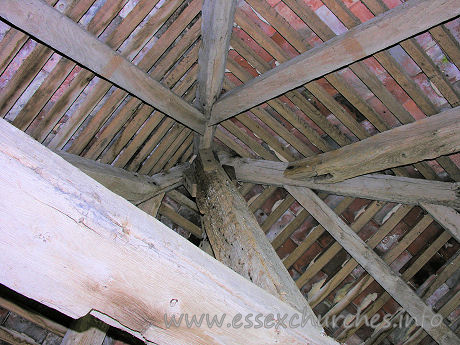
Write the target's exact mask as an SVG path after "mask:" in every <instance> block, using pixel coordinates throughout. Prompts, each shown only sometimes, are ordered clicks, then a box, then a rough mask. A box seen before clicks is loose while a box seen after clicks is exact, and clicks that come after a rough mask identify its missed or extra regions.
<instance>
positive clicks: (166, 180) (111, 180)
mask: <svg viewBox="0 0 460 345" xmlns="http://www.w3.org/2000/svg"><path fill="white" fill-rule="evenodd" d="M57 153H58V154H59V155H60V156H61V157H62V158H64V159H65V160H66V161H67V162H69V163H71V164H72V165H74V166H76V167H77V168H78V169H80V170H81V171H83V172H84V173H85V174H87V175H88V176H91V177H92V178H93V179H95V180H96V181H97V182H99V183H100V184H102V185H103V186H104V187H106V188H108V189H110V190H111V191H112V192H114V193H116V194H118V195H120V196H122V197H123V198H125V199H126V200H128V201H130V202H132V203H133V204H136V205H137V204H140V203H142V202H144V201H147V200H149V199H151V198H153V197H154V196H156V195H159V194H162V193H165V192H167V191H170V190H172V189H174V188H176V187H178V186H180V185H181V184H182V183H183V181H184V176H183V172H184V170H186V169H188V168H189V166H190V164H189V163H184V164H181V165H178V166H176V167H174V168H171V169H170V170H168V171H165V172H162V173H159V174H155V175H152V176H147V175H139V174H136V173H133V172H129V171H126V170H123V169H120V168H116V167H113V166H111V165H108V164H103V163H100V162H96V161H93V160H90V159H86V158H83V157H80V156H76V155H72V154H70V153H66V152H63V151H59V152H57Z"/></svg>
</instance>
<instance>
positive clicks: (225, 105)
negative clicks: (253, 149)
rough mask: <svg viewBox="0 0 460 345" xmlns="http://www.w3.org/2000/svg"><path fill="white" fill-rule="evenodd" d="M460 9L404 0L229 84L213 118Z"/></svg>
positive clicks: (448, 2)
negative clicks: (235, 84) (242, 80)
mask: <svg viewBox="0 0 460 345" xmlns="http://www.w3.org/2000/svg"><path fill="white" fill-rule="evenodd" d="M459 14H460V7H459V6H458V3H457V1H456V0H411V1H408V2H406V3H403V4H402V5H400V6H398V7H396V8H394V9H392V10H390V11H388V12H385V13H384V14H382V15H380V16H378V17H375V18H373V19H371V20H369V21H367V22H365V23H363V24H361V25H358V26H356V27H355V28H353V29H351V30H349V31H347V32H346V33H344V34H342V35H339V36H337V37H334V38H333V39H331V40H329V41H327V42H325V43H324V44H322V45H320V46H318V47H315V48H313V49H311V50H309V51H307V52H305V53H303V54H301V55H299V56H297V57H295V58H294V59H291V60H289V61H287V62H285V63H283V64H281V65H279V66H278V67H276V68H274V69H272V70H270V71H268V72H266V73H264V74H262V75H261V76H259V77H257V78H255V79H253V80H251V81H250V82H248V83H247V84H245V85H244V86H240V87H237V88H235V89H233V90H231V91H230V92H228V93H227V94H225V95H224V96H223V97H222V98H221V99H220V100H218V102H217V103H216V104H215V106H214V107H213V109H212V115H211V124H216V123H218V122H221V121H223V120H225V119H228V118H230V117H232V116H234V115H236V114H238V113H240V112H242V111H244V110H247V109H250V108H252V107H254V106H256V105H258V104H260V103H262V102H264V101H267V100H269V99H271V98H273V97H276V96H279V95H281V94H283V93H285V92H286V91H289V90H292V89H294V88H296V87H298V86H301V85H303V84H305V83H307V82H309V81H312V80H314V79H316V78H319V77H321V76H323V75H325V74H327V73H330V72H333V71H335V70H337V69H339V68H342V67H345V66H347V65H349V64H351V63H352V62H355V61H358V60H360V59H362V58H364V57H366V56H369V55H371V54H374V53H376V52H378V51H380V50H382V49H385V48H388V47H391V46H392V45H394V44H396V43H398V42H400V41H402V40H404V39H406V38H408V37H411V36H413V35H415V34H418V33H420V32H423V31H425V30H427V29H430V28H431V27H433V26H435V25H437V24H439V23H442V22H444V21H446V20H449V19H452V18H455V17H456V16H458V15H459Z"/></svg>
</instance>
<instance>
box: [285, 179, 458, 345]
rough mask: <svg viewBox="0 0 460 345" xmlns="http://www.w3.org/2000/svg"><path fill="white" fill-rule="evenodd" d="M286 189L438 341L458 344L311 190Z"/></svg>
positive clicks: (428, 308)
mask: <svg viewBox="0 0 460 345" xmlns="http://www.w3.org/2000/svg"><path fill="white" fill-rule="evenodd" d="M286 190H287V191H288V192H289V193H290V194H291V195H292V196H293V197H294V198H295V199H296V200H297V201H298V202H299V203H300V204H301V205H302V206H303V207H304V208H305V209H306V210H307V212H309V213H310V214H311V215H312V217H314V218H315V219H316V220H317V221H318V222H319V223H320V224H321V225H322V226H323V227H324V228H325V229H326V230H327V231H328V232H329V233H330V234H331V235H332V237H334V239H335V240H336V241H337V242H338V243H339V244H340V245H341V246H342V247H343V248H344V249H345V250H346V251H347V252H348V253H349V254H350V255H351V256H352V257H353V258H354V259H355V260H356V261H357V262H358V263H359V264H360V265H361V266H362V267H363V268H364V269H365V270H366V271H367V272H368V273H369V274H370V275H371V276H372V277H373V278H374V279H375V280H376V281H377V282H378V283H379V284H380V285H381V286H382V287H383V288H384V289H385V290H386V292H388V293H389V294H390V295H391V296H392V297H393V298H394V299H395V300H396V302H398V303H399V304H400V305H401V306H402V307H403V308H404V309H405V310H406V311H407V312H408V313H409V314H410V315H411V316H412V317H413V318H414V320H415V322H416V323H417V324H418V325H419V326H421V327H422V328H423V329H425V331H426V332H427V333H428V334H430V335H431V336H432V337H433V339H434V340H435V341H437V342H438V344H440V345H454V344H459V343H460V339H459V338H458V337H457V336H456V335H455V334H454V332H452V331H451V330H450V329H449V327H448V326H447V325H446V324H445V323H444V322H441V323H440V324H439V316H437V314H435V313H434V312H433V310H432V309H431V307H429V306H428V305H426V304H425V303H424V302H423V300H422V299H421V298H420V297H419V296H417V294H416V293H415V291H414V290H412V289H411V288H410V287H409V286H408V285H407V284H406V283H405V282H404V280H403V279H402V278H401V276H399V275H397V274H396V273H395V272H393V271H392V269H391V268H390V267H389V266H388V265H387V264H386V263H385V262H384V261H383V259H381V258H380V257H379V256H378V255H377V254H376V253H375V252H374V251H373V250H372V249H371V248H369V246H368V245H367V244H366V243H365V242H364V241H363V240H362V239H361V238H360V237H359V236H358V235H357V234H356V233H355V232H354V231H353V230H352V229H351V228H350V227H349V226H348V225H347V224H345V222H344V221H343V220H342V219H341V218H340V217H339V216H338V215H337V214H335V213H334V211H333V210H331V209H330V208H329V206H327V205H326V204H325V203H324V201H322V200H321V199H320V198H319V197H318V196H317V195H316V194H315V193H314V192H313V191H312V190H310V189H308V188H303V187H292V186H286Z"/></svg>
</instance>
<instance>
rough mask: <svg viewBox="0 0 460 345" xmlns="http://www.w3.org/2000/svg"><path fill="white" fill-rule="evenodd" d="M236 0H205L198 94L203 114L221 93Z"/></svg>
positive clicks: (208, 110) (202, 11) (208, 113)
mask: <svg viewBox="0 0 460 345" xmlns="http://www.w3.org/2000/svg"><path fill="white" fill-rule="evenodd" d="M235 6H236V0H204V1H203V7H202V9H201V13H202V18H203V19H202V22H201V48H200V52H199V58H198V64H199V65H200V69H199V72H198V90H197V98H198V102H199V105H200V108H201V109H203V112H204V114H205V116H207V115H208V116H209V115H210V111H211V107H212V105H213V104H214V102H215V101H216V100H217V98H218V97H219V95H220V91H221V90H222V83H223V81H224V74H225V66H226V61H227V54H228V48H229V43H230V36H231V34H232V28H233V17H234V15H235Z"/></svg>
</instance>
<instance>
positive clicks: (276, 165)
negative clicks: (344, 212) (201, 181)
mask: <svg viewBox="0 0 460 345" xmlns="http://www.w3.org/2000/svg"><path fill="white" fill-rule="evenodd" d="M219 158H220V160H221V162H222V164H224V165H231V166H232V167H233V168H234V169H235V174H236V178H237V180H238V181H241V182H252V183H257V184H264V185H275V186H283V185H289V186H297V187H307V188H311V189H315V190H320V191H324V192H328V193H333V194H336V195H343V196H352V197H356V198H363V199H371V200H382V201H390V202H397V203H403V204H410V205H421V204H423V203H426V204H436V205H444V206H449V207H453V208H457V209H460V196H459V189H460V184H459V183H450V182H440V181H429V180H424V179H415V178H409V177H399V176H392V175H381V174H370V175H363V176H358V177H354V178H351V179H348V180H345V181H343V182H338V183H317V182H315V180H314V179H313V178H306V179H302V180H295V179H292V178H289V177H286V176H284V175H283V173H284V170H285V169H286V167H287V166H288V164H289V163H286V162H274V161H267V160H257V159H250V158H230V157H225V156H224V155H219Z"/></svg>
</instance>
